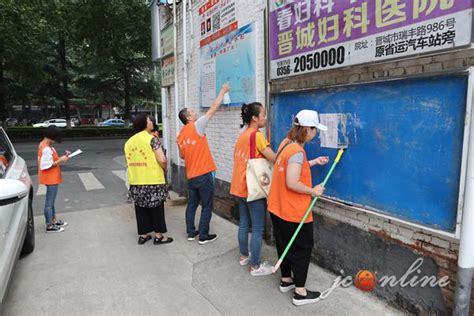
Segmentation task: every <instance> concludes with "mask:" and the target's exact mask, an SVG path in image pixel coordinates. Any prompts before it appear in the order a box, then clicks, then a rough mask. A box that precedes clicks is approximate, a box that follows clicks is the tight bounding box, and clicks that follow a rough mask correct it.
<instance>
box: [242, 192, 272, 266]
mask: <svg viewBox="0 0 474 316" xmlns="http://www.w3.org/2000/svg"><path fill="white" fill-rule="evenodd" d="M266 211H267V200H266V199H260V200H256V201H252V202H247V199H244V198H239V213H240V222H239V248H240V254H241V255H243V256H248V255H249V228H250V225H252V239H251V241H250V252H251V253H252V255H251V258H250V264H251V265H252V266H259V265H260V259H261V258H260V253H261V250H262V238H263V229H264V228H265V212H266Z"/></svg>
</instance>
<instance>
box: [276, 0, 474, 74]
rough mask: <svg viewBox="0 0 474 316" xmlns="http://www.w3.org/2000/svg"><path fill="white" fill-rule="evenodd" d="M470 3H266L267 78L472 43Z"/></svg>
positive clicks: (400, 0) (356, 0)
mask: <svg viewBox="0 0 474 316" xmlns="http://www.w3.org/2000/svg"><path fill="white" fill-rule="evenodd" d="M473 6H474V4H473V1H469V0H370V1H369V0H337V1H336V0H271V1H270V13H269V15H270V16H269V36H270V39H269V42H270V43H269V45H270V61H271V63H270V67H271V71H270V73H271V75H270V76H271V79H278V78H282V77H287V76H293V75H298V74H303V73H308V72H314V71H320V70H326V69H331V68H338V67H346V66H350V65H355V64H362V63H369V62H378V61H381V60H385V59H392V58H401V57H406V56H409V55H416V54H422V53H426V52H432V51H437V50H443V49H448V48H454V47H459V46H465V45H469V44H470V43H471V29H472V11H473V10H472V8H473Z"/></svg>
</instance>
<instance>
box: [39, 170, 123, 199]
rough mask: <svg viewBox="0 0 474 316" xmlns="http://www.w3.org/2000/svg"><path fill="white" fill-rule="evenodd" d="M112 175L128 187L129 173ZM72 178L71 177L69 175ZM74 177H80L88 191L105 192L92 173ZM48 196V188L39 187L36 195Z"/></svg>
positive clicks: (115, 171)
mask: <svg viewBox="0 0 474 316" xmlns="http://www.w3.org/2000/svg"><path fill="white" fill-rule="evenodd" d="M112 173H113V174H114V175H115V176H117V177H118V178H119V179H121V180H122V181H123V182H124V185H125V186H126V187H128V184H127V171H126V170H113V171H112ZM67 176H71V175H67ZM73 176H78V177H79V179H80V183H82V186H83V188H84V189H85V190H86V191H94V190H104V189H105V186H104V185H103V184H102V183H101V182H100V180H99V179H97V177H96V176H95V175H94V173H92V172H83V173H77V174H75V175H73ZM45 194H46V186H45V185H43V184H39V185H38V190H37V191H36V195H37V196H40V195H45Z"/></svg>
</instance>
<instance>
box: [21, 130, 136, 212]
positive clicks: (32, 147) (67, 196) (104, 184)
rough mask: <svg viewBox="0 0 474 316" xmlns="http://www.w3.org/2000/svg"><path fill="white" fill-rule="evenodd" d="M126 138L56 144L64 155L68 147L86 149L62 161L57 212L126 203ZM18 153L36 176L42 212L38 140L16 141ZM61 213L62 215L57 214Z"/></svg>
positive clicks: (36, 205)
mask: <svg viewBox="0 0 474 316" xmlns="http://www.w3.org/2000/svg"><path fill="white" fill-rule="evenodd" d="M125 141H126V139H105V140H83V141H64V142H63V143H61V144H57V145H55V146H54V147H55V148H56V150H57V151H58V153H59V154H60V155H61V154H63V153H64V152H65V151H66V150H69V151H71V152H73V151H75V150H76V149H81V150H82V151H83V153H82V154H80V155H79V156H76V157H73V158H71V159H70V160H69V162H68V163H67V164H65V165H62V167H61V169H62V173H63V179H64V182H63V183H62V184H61V185H60V187H59V191H58V196H57V198H56V213H58V214H60V213H61V212H72V211H82V210H91V209H97V208H101V207H108V206H114V205H120V204H124V203H126V199H127V190H126V186H125V180H124V177H125V170H126V169H125V162H124V156H123V145H124V144H125ZM13 145H14V147H15V149H16V151H17V153H18V154H19V155H20V156H21V157H23V159H25V160H26V163H27V165H28V171H29V173H30V176H31V178H32V180H33V185H34V188H35V196H34V199H33V210H34V214H35V215H42V214H43V209H44V200H45V188H44V186H39V185H38V176H37V174H38V171H37V168H38V167H37V165H38V164H37V154H38V152H37V147H38V144H37V143H14V144H13ZM58 217H60V216H59V215H58Z"/></svg>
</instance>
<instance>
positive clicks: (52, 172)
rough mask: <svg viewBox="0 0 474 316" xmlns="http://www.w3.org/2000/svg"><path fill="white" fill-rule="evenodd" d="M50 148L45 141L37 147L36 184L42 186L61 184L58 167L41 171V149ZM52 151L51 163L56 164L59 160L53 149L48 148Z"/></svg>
mask: <svg viewBox="0 0 474 316" xmlns="http://www.w3.org/2000/svg"><path fill="white" fill-rule="evenodd" d="M46 147H50V146H49V145H48V144H47V143H46V142H45V141H42V142H41V143H40V144H39V147H38V182H39V183H40V184H44V185H55V184H60V183H62V182H63V177H62V176H61V167H59V165H56V166H53V167H51V168H49V169H46V170H41V168H40V162H41V157H42V156H43V149H44V148H46ZM50 148H51V150H52V151H53V161H54V162H56V161H57V160H58V159H59V155H58V153H57V152H56V150H55V149H54V148H53V147H50Z"/></svg>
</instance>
